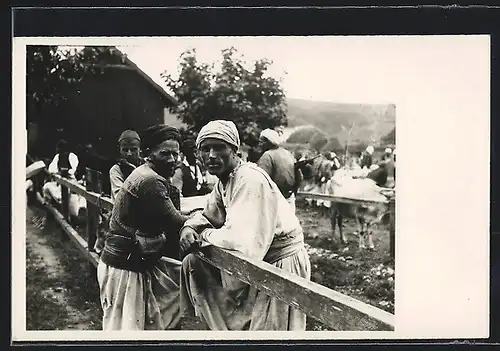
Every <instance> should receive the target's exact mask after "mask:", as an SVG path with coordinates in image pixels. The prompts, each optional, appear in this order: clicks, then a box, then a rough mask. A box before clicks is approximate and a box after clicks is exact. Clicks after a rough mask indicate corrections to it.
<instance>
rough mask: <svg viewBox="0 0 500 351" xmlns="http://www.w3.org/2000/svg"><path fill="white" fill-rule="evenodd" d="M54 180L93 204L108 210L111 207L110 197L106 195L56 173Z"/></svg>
mask: <svg viewBox="0 0 500 351" xmlns="http://www.w3.org/2000/svg"><path fill="white" fill-rule="evenodd" d="M54 181H55V182H57V183H59V184H61V185H63V186H65V187H67V188H68V189H70V190H71V191H72V192H74V193H75V194H78V195H81V196H82V197H83V198H85V199H86V200H87V201H89V202H90V203H92V204H94V205H98V206H99V207H101V208H103V209H105V210H109V211H111V210H112V209H113V201H111V199H110V198H108V197H105V196H101V195H100V194H97V193H94V192H89V191H87V190H86V189H85V187H83V186H82V185H80V184H78V183H76V182H73V181H71V180H68V179H65V178H63V177H61V176H59V175H57V174H56V175H54Z"/></svg>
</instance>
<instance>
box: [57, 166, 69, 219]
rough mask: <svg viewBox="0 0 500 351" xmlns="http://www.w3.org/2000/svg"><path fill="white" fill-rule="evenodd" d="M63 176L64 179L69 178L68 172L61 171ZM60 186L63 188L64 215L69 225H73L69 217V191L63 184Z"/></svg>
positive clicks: (62, 205) (62, 208) (62, 206)
mask: <svg viewBox="0 0 500 351" xmlns="http://www.w3.org/2000/svg"><path fill="white" fill-rule="evenodd" d="M61 176H63V177H64V178H68V170H66V169H61ZM59 186H60V187H61V202H62V204H61V210H62V215H63V217H64V219H65V220H66V221H67V222H68V223H71V220H70V216H69V189H68V188H66V187H65V186H63V185H62V184H60V185H59Z"/></svg>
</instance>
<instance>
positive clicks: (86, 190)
mask: <svg viewBox="0 0 500 351" xmlns="http://www.w3.org/2000/svg"><path fill="white" fill-rule="evenodd" d="M53 179H54V180H55V181H56V182H57V183H58V184H60V185H61V186H62V187H61V188H62V206H61V210H62V214H61V213H60V212H59V211H58V210H56V209H55V208H54V207H52V206H51V205H50V204H48V203H46V202H45V201H44V200H43V199H42V198H41V196H39V195H38V198H39V200H40V201H42V202H43V203H44V204H45V205H46V206H47V208H48V210H49V211H50V212H51V213H52V214H53V215H54V218H55V219H56V221H57V222H58V223H59V224H60V225H61V227H62V229H63V230H64V231H65V232H66V233H67V234H68V235H69V237H70V238H71V240H72V241H73V242H74V243H75V244H76V245H77V247H78V248H79V250H80V252H81V253H82V255H83V257H85V258H86V259H87V260H89V261H90V262H91V263H92V265H93V267H96V266H97V264H98V259H99V258H98V256H97V254H96V253H95V252H92V251H93V250H92V249H93V246H94V243H95V240H96V237H97V230H98V223H99V222H98V216H99V212H100V211H99V209H100V208H102V209H106V210H111V209H112V208H113V202H112V200H111V199H109V198H107V197H105V196H103V195H102V194H101V193H100V189H99V182H98V179H97V177H96V172H95V171H92V170H87V176H86V181H87V184H86V187H83V186H82V185H80V184H78V183H76V182H74V181H72V180H68V179H66V178H64V177H62V176H59V175H54V176H53ZM70 192H72V193H75V194H78V195H80V196H83V197H84V198H85V199H86V200H87V242H85V240H84V239H83V238H82V237H81V236H80V235H79V234H78V233H77V232H76V231H75V230H74V229H73V228H72V227H71V225H70V224H69V223H68V221H70V216H69V206H68V200H69V194H70ZM301 196H308V197H311V196H315V195H314V194H308V193H303V194H301ZM328 199H329V200H331V201H335V199H333V200H332V197H329V198H328ZM204 202H205V197H192V198H184V199H183V200H182V201H181V209H182V211H183V212H189V211H192V210H194V209H200V208H202V207H203V205H204ZM195 255H197V256H198V257H199V258H201V259H202V260H204V261H206V262H208V263H210V264H212V265H213V266H214V267H217V268H218V269H221V270H224V271H226V272H228V273H229V274H232V275H233V276H235V277H237V278H238V279H240V280H242V281H243V282H245V283H247V284H249V285H252V286H255V287H257V288H258V289H260V290H261V291H263V292H265V293H266V294H268V295H270V296H273V297H276V298H278V299H280V300H282V301H284V302H285V303H287V304H289V305H291V306H294V307H296V308H298V309H300V310H301V311H303V312H304V313H306V314H307V315H308V316H310V317H312V318H314V319H316V320H317V321H320V322H321V323H324V324H325V325H327V326H328V327H330V328H332V329H333V330H347V331H361V330H377V331H380V330H388V331H390V330H394V315H393V314H391V313H388V312H386V311H383V310H381V309H379V308H376V307H374V306H371V305H369V304H366V303H364V302H361V301H358V300H356V299H354V298H351V297H349V296H346V295H343V294H341V293H339V292H336V291H334V290H332V289H329V288H327V287H325V286H322V285H319V284H316V283H314V282H312V281H309V280H307V279H304V278H301V277H299V276H296V275H293V274H290V273H288V272H286V271H283V270H281V269H279V268H277V267H275V266H273V265H271V264H268V263H266V262H263V261H255V260H252V259H249V258H248V257H245V256H244V255H242V254H240V253H238V252H234V251H228V250H224V249H220V248H217V247H214V246H208V247H205V248H203V249H202V250H201V251H199V252H197V253H195ZM162 260H165V261H168V262H169V263H171V264H177V265H180V264H181V262H179V261H177V260H174V259H171V258H166V257H163V258H162Z"/></svg>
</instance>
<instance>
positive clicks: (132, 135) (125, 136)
mask: <svg viewBox="0 0 500 351" xmlns="http://www.w3.org/2000/svg"><path fill="white" fill-rule="evenodd" d="M123 140H130V141H131V140H137V141H141V138H140V137H139V134H137V132H136V131H133V130H130V129H127V130H126V131H124V132H123V133H122V134H121V135H120V137H119V138H118V144H119V143H121V142H122V141H123Z"/></svg>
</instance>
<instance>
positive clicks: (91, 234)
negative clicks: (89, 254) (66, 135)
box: [85, 168, 99, 251]
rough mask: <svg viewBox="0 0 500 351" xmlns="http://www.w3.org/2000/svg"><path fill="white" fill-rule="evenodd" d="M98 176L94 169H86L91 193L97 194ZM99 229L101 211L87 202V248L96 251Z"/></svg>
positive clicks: (87, 183)
mask: <svg viewBox="0 0 500 351" xmlns="http://www.w3.org/2000/svg"><path fill="white" fill-rule="evenodd" d="M96 178H97V174H96V172H95V171H94V170H93V169H90V168H86V169H85V188H86V189H87V191H90V192H97V191H96V190H97V187H98V182H97V179H96ZM98 229H99V210H98V208H97V206H96V205H94V204H92V203H91V202H90V201H87V228H86V231H87V248H88V250H89V251H94V245H95V242H96V238H97V231H98Z"/></svg>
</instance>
